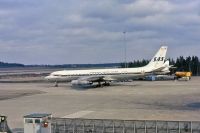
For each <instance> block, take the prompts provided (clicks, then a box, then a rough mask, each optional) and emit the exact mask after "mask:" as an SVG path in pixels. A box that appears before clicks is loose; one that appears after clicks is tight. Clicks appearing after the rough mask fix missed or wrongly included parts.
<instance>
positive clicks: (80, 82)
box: [71, 80, 93, 86]
mask: <svg viewBox="0 0 200 133" xmlns="http://www.w3.org/2000/svg"><path fill="white" fill-rule="evenodd" d="M71 84H72V85H74V86H88V85H92V84H93V83H92V82H90V81H87V80H72V81H71Z"/></svg>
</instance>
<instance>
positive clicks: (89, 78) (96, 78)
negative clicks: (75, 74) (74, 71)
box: [77, 75, 105, 82]
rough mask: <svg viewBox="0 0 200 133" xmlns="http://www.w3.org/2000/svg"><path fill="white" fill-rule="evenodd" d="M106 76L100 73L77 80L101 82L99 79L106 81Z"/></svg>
mask: <svg viewBox="0 0 200 133" xmlns="http://www.w3.org/2000/svg"><path fill="white" fill-rule="evenodd" d="M104 77H105V76H98V75H95V76H85V77H81V78H78V79H77V80H79V81H89V82H99V81H104Z"/></svg>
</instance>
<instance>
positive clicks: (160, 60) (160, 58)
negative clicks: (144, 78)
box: [147, 46, 167, 69]
mask: <svg viewBox="0 0 200 133" xmlns="http://www.w3.org/2000/svg"><path fill="white" fill-rule="evenodd" d="M166 53H167V46H162V47H161V48H160V49H159V50H158V52H157V53H156V55H155V56H154V57H153V58H152V59H151V61H150V62H149V64H148V65H147V66H148V67H150V68H152V69H158V68H160V67H163V64H164V62H165V57H166Z"/></svg>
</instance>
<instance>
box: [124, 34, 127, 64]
mask: <svg viewBox="0 0 200 133" xmlns="http://www.w3.org/2000/svg"><path fill="white" fill-rule="evenodd" d="M123 34H124V67H125V68H127V61H126V51H127V50H126V31H123Z"/></svg>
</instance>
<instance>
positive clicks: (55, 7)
mask: <svg viewBox="0 0 200 133" xmlns="http://www.w3.org/2000/svg"><path fill="white" fill-rule="evenodd" d="M123 31H126V33H125V36H126V39H125V40H126V41H124V34H123ZM125 42H126V46H127V60H128V61H133V60H136V59H143V58H145V59H150V58H151V57H152V56H153V55H154V53H155V52H156V51H157V50H158V48H159V47H160V46H161V45H167V46H168V57H174V58H175V57H177V56H180V55H183V56H188V55H197V56H199V57H200V0H0V61H5V62H18V63H25V64H70V63H78V64H79V63H104V62H122V61H124V45H125Z"/></svg>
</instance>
